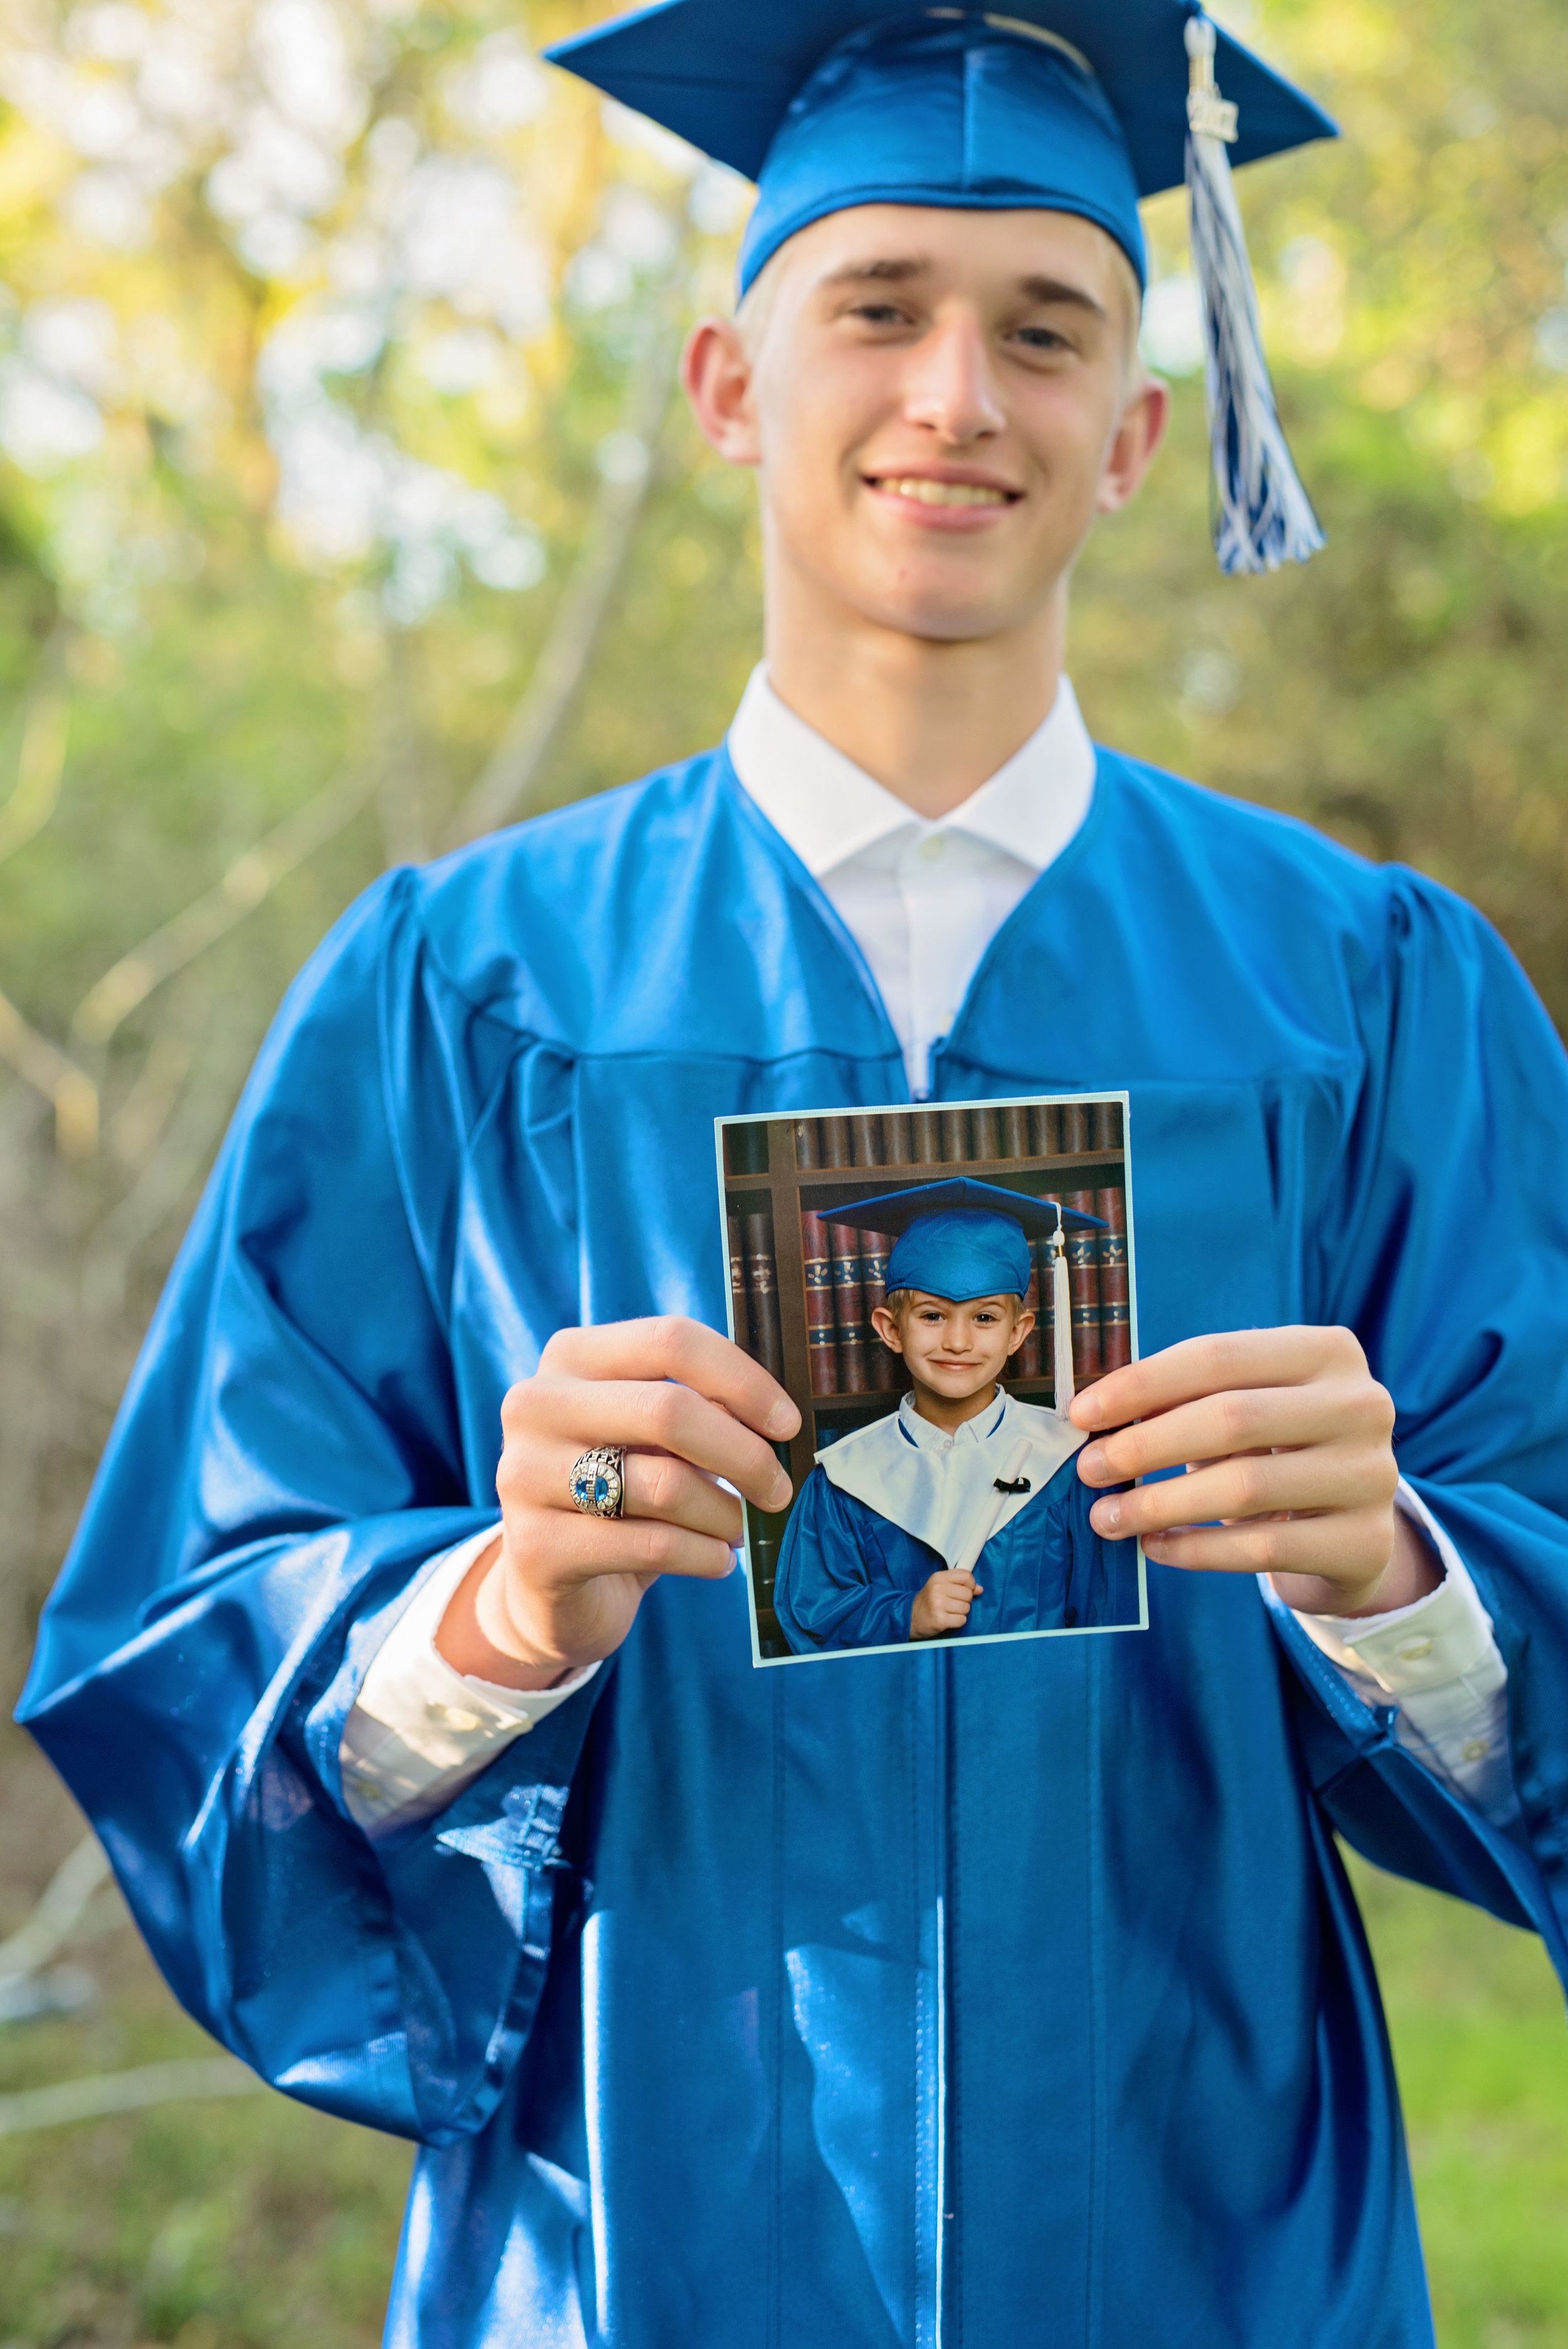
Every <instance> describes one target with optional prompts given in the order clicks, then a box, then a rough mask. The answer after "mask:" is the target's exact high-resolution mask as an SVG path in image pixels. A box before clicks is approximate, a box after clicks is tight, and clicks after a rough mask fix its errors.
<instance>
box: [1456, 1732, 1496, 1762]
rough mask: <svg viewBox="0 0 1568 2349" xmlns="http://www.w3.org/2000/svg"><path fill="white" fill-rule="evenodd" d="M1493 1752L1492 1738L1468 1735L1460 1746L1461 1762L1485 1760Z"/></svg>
mask: <svg viewBox="0 0 1568 2349" xmlns="http://www.w3.org/2000/svg"><path fill="white" fill-rule="evenodd" d="M1490 1753H1491V1741H1490V1739H1488V1738H1485V1737H1467V1738H1466V1739H1465V1742H1464V1744H1462V1745H1461V1746H1460V1761H1461V1762H1484V1761H1485V1760H1486V1757H1487V1755H1488V1754H1490Z"/></svg>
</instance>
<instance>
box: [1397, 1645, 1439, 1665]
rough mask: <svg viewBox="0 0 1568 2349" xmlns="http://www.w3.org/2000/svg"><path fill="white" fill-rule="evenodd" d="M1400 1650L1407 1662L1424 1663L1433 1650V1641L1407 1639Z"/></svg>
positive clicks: (1401, 1655) (1402, 1657)
mask: <svg viewBox="0 0 1568 2349" xmlns="http://www.w3.org/2000/svg"><path fill="white" fill-rule="evenodd" d="M1398 1652H1399V1655H1400V1657H1401V1659H1402V1660H1403V1661H1404V1662H1406V1663H1407V1664H1419V1663H1424V1662H1425V1661H1426V1660H1427V1658H1428V1657H1429V1655H1430V1654H1431V1652H1432V1643H1431V1641H1430V1640H1406V1641H1405V1644H1404V1646H1403V1647H1402V1648H1401V1649H1400V1650H1399V1651H1398Z"/></svg>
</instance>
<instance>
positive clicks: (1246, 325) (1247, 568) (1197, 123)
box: [1186, 16, 1324, 573]
mask: <svg viewBox="0 0 1568 2349" xmlns="http://www.w3.org/2000/svg"><path fill="white" fill-rule="evenodd" d="M1186 38H1187V55H1188V57H1189V59H1190V60H1191V67H1190V72H1191V88H1190V90H1189V92H1188V97H1187V124H1188V130H1187V198H1188V216H1189V235H1190V239H1191V249H1192V269H1193V274H1194V275H1195V276H1196V278H1197V281H1198V294H1199V299H1200V302H1201V305H1202V313H1203V347H1204V369H1203V373H1204V384H1205V388H1206V390H1207V393H1208V407H1209V440H1210V444H1211V446H1212V450H1213V459H1214V486H1215V492H1216V510H1215V520H1214V549H1215V552H1216V554H1218V556H1219V558H1220V568H1221V570H1222V571H1223V572H1226V573H1235V572H1257V571H1277V570H1278V569H1279V566H1280V564H1282V563H1305V561H1306V559H1307V557H1308V556H1309V555H1311V554H1315V553H1316V552H1317V549H1318V548H1319V547H1320V546H1321V545H1322V544H1323V543H1324V539H1323V531H1322V528H1321V525H1320V524H1319V523H1318V519H1317V516H1316V515H1315V513H1314V512H1313V510H1312V501H1311V500H1310V499H1309V498H1308V496H1307V494H1306V492H1305V490H1304V489H1303V487H1302V485H1301V477H1300V475H1299V474H1298V473H1297V471H1296V470H1295V463H1294V461H1293V460H1292V458H1291V453H1290V450H1289V448H1288V447H1287V445H1286V442H1285V437H1284V429H1283V428H1282V426H1281V424H1280V420H1279V411H1278V409H1276V408H1275V406H1274V387H1273V385H1272V384H1271V383H1270V381H1269V370H1268V361H1267V359H1266V358H1265V357H1264V339H1263V328H1262V326H1261V324H1260V322H1259V318H1258V300H1257V292H1256V289H1255V287H1254V286H1253V273H1252V265H1251V264H1250V263H1249V261H1248V259H1247V243H1246V237H1245V234H1244V233H1243V228H1242V215H1241V212H1240V211H1239V210H1238V209H1237V205H1236V191H1235V188H1234V185H1233V182H1232V179H1231V160H1230V157H1229V156H1228V155H1227V154H1226V152H1225V150H1226V148H1227V146H1228V145H1229V144H1230V143H1231V141H1232V140H1233V139H1234V138H1235V136H1236V109H1235V108H1234V106H1233V105H1231V104H1229V103H1228V102H1227V100H1225V99H1224V98H1222V97H1221V95H1220V93H1219V91H1218V89H1217V88H1215V86H1214V27H1213V26H1212V24H1211V23H1210V22H1209V20H1208V18H1207V17H1206V16H1189V18H1188V19H1187V32H1186Z"/></svg>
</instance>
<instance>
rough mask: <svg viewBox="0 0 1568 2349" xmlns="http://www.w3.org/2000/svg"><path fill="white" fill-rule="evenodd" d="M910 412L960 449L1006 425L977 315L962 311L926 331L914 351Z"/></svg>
mask: <svg viewBox="0 0 1568 2349" xmlns="http://www.w3.org/2000/svg"><path fill="white" fill-rule="evenodd" d="M904 414H905V415H906V417H907V418H908V419H909V421H910V422H911V423H912V424H916V425H920V426H922V427H923V429H925V430H926V431H928V432H935V433H937V434H938V435H939V436H940V437H941V439H942V440H944V441H946V442H947V443H948V445H949V446H950V447H954V448H962V447H965V446H966V445H967V444H969V443H971V442H973V441H975V440H989V439H990V438H991V437H992V436H993V435H994V434H995V433H997V432H1000V431H1001V430H1002V429H1003V427H1004V425H1005V423H1006V417H1005V416H1004V414H1003V410H1002V403H1001V399H1000V397H999V395H998V392H997V388H996V381H995V374H994V373H993V370H992V366H991V355H990V352H989V351H988V350H987V348H986V346H985V336H984V334H983V333H982V332H981V329H980V325H979V322H978V320H977V319H975V318H974V317H973V316H967V315H965V313H963V312H957V313H955V314H954V315H953V316H949V317H946V318H939V319H937V320H936V321H935V322H934V324H933V326H932V327H931V331H930V332H929V333H928V334H925V335H923V336H921V338H920V340H919V342H918V343H917V344H916V346H915V347H914V349H913V351H912V352H911V354H910V366H909V373H908V376H907V377H906V378H905V385H904Z"/></svg>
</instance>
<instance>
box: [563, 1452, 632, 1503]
mask: <svg viewBox="0 0 1568 2349" xmlns="http://www.w3.org/2000/svg"><path fill="white" fill-rule="evenodd" d="M625 1472H626V1455H625V1454H624V1452H623V1451H622V1449H621V1447H620V1445H619V1444H601V1445H599V1446H598V1447H597V1448H596V1449H595V1450H594V1451H593V1452H585V1453H584V1454H583V1457H582V1458H581V1459H580V1460H579V1461H578V1462H577V1463H576V1464H575V1465H574V1467H573V1471H572V1506H573V1508H577V1509H581V1510H582V1512H583V1516H585V1517H618V1516H620V1515H621V1513H622V1511H623V1509H624V1506H625V1502H626V1474H625Z"/></svg>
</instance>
